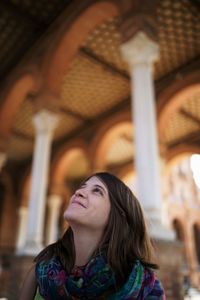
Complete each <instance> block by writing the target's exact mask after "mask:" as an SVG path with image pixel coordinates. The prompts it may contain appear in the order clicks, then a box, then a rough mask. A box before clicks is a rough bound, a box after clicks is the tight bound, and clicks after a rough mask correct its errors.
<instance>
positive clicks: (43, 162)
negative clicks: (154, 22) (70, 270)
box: [24, 110, 57, 255]
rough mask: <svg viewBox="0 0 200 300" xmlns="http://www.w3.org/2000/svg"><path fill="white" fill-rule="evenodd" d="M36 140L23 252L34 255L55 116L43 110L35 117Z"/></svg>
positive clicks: (40, 234) (39, 236)
mask: <svg viewBox="0 0 200 300" xmlns="http://www.w3.org/2000/svg"><path fill="white" fill-rule="evenodd" d="M34 123H35V127H36V142H35V148H34V158H33V168H32V185H31V192H30V201H29V218H28V229H27V236H26V244H25V248H24V253H25V254H27V255H35V254H37V253H38V252H39V251H40V250H41V249H42V248H43V229H44V213H45V205H46V191H47V179H48V169H49V159H50V148H51V139H52V134H53V130H54V128H55V126H56V124H57V116H56V115H54V114H53V113H51V112H47V111H45V110H43V111H41V112H39V113H38V114H37V115H36V116H35V118H34Z"/></svg>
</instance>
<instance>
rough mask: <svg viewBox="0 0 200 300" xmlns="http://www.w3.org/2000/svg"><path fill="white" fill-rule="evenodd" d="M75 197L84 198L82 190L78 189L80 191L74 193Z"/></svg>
mask: <svg viewBox="0 0 200 300" xmlns="http://www.w3.org/2000/svg"><path fill="white" fill-rule="evenodd" d="M75 195H76V196H78V197H83V198H85V196H86V195H85V191H83V190H82V189H80V190H77V191H76V192H75Z"/></svg>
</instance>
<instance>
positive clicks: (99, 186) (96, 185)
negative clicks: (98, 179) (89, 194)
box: [94, 184, 106, 194]
mask: <svg viewBox="0 0 200 300" xmlns="http://www.w3.org/2000/svg"><path fill="white" fill-rule="evenodd" d="M94 187H98V188H100V189H101V190H102V191H103V192H104V193H105V194H106V190H105V189H104V188H103V187H102V186H101V185H98V184H95V185H94Z"/></svg>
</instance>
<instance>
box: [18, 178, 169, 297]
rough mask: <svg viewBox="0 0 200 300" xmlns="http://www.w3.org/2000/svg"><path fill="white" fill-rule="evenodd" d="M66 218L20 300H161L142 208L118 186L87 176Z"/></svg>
mask: <svg viewBox="0 0 200 300" xmlns="http://www.w3.org/2000/svg"><path fill="white" fill-rule="evenodd" d="M64 218H65V219H66V220H67V222H68V223H69V228H68V229H67V231H66V232H65V234H64V236H63V237H62V238H61V239H60V240H58V241H57V242H56V243H54V244H52V245H50V246H48V247H47V248H45V249H44V250H43V251H42V252H41V253H40V254H39V255H38V256H37V257H36V258H35V265H34V266H33V268H32V269H31V271H30V273H29V275H28V276H27V279H26V281H25V283H24V287H23V290H22V294H21V298H20V300H33V299H34V296H35V294H36V291H37V296H36V298H37V299H46V300H56V299H59V300H61V299H108V300H114V299H115V300H117V299H127V300H128V299H138V300H143V299H146V300H148V299H149V300H150V299H151V300H158V299H161V300H164V299H165V294H164V290H163V288H162V286H161V283H160V281H159V280H158V279H157V278H156V277H155V273H154V271H153V270H152V269H156V268H157V265H156V264H154V263H153V261H152V253H153V252H152V246H151V242H150V239H149V236H148V234H147V231H146V226H145V221H144V217H143V213H142V209H141V206H140V204H139V202H138V200H137V199H136V198H135V196H134V195H133V193H132V192H131V190H130V189H129V188H128V187H127V186H126V185H125V184H124V183H123V182H122V181H121V180H119V179H118V178H117V177H115V176H114V175H112V174H109V173H96V174H94V175H92V176H90V177H89V178H87V179H86V180H85V181H84V182H83V184H82V185H81V186H80V187H79V189H78V190H77V191H76V192H75V193H74V195H73V196H72V197H71V199H70V202H69V205H68V208H67V209H66V211H65V212H64ZM36 298H35V299H36Z"/></svg>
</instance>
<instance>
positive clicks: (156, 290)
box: [36, 255, 165, 300]
mask: <svg viewBox="0 0 200 300" xmlns="http://www.w3.org/2000/svg"><path fill="white" fill-rule="evenodd" d="M36 279H37V283H38V286H39V293H40V295H41V296H42V298H43V299H45V300H64V299H65V300H66V299H68V300H78V299H81V300H84V299H88V300H90V299H99V300H103V299H107V300H119V299H124V300H129V299H137V300H165V295H164V290H163V288H162V286H161V284H160V282H159V281H158V280H157V279H156V278H155V274H154V272H153V271H152V270H150V269H148V268H146V267H144V266H143V265H142V264H141V263H140V262H139V261H138V260H137V261H136V262H135V264H134V265H133V269H132V271H131V273H130V275H129V277H128V280H127V282H126V283H125V284H124V285H123V286H122V287H121V288H120V289H117V288H116V281H115V276H114V274H113V272H112V271H111V269H110V268H109V265H108V264H107V263H106V260H105V258H104V257H103V256H101V255H99V256H96V257H94V258H92V259H91V260H90V261H89V263H88V264H87V265H86V266H84V267H75V268H74V269H73V270H72V272H71V274H67V272H66V271H65V270H64V268H63V266H62V265H61V263H60V261H59V259H58V258H55V257H54V258H52V259H51V260H49V261H43V262H40V263H37V264H36Z"/></svg>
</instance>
